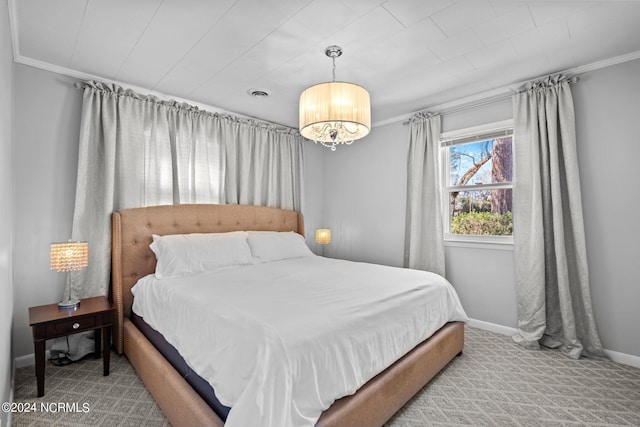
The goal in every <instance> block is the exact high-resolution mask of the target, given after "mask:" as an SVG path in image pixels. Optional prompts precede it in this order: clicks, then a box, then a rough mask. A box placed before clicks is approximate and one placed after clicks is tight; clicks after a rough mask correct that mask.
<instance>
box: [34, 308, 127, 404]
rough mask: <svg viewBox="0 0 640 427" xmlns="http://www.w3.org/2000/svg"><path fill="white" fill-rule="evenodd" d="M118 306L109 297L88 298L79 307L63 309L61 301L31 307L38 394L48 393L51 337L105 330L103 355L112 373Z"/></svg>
mask: <svg viewBox="0 0 640 427" xmlns="http://www.w3.org/2000/svg"><path fill="white" fill-rule="evenodd" d="M114 311H115V308H114V307H113V306H112V305H111V303H110V302H109V300H108V299H107V298H106V297H94V298H86V299H83V300H81V301H80V306H79V307H77V308H75V309H61V308H59V307H58V304H57V303H56V304H48V305H41V306H38V307H30V308H29V325H31V327H32V329H33V345H34V347H35V356H36V377H37V379H38V397H42V396H44V367H45V360H44V354H45V342H46V340H48V339H51V338H58V337H66V336H68V335H71V334H75V333H78V332H84V331H90V330H93V329H101V330H102V357H103V364H104V375H105V376H107V375H109V356H110V354H111V325H112V324H113V313H114ZM95 352H96V359H97V358H99V357H100V340H99V339H96V348H95Z"/></svg>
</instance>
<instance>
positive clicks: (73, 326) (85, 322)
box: [47, 316, 96, 336]
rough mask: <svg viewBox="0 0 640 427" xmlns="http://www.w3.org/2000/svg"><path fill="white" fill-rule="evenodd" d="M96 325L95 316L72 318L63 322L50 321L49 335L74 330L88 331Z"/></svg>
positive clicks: (67, 332) (72, 331) (48, 326)
mask: <svg viewBox="0 0 640 427" xmlns="http://www.w3.org/2000/svg"><path fill="white" fill-rule="evenodd" d="M95 327H96V318H95V316H91V317H84V318H82V319H70V320H65V321H62V322H56V323H50V324H48V325H47V336H53V335H60V334H72V333H74V332H80V331H86V330H87V329H91V328H95Z"/></svg>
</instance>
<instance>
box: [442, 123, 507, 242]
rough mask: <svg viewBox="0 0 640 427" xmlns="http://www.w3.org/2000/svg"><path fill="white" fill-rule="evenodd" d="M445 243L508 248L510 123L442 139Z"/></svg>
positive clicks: (447, 134)
mask: <svg viewBox="0 0 640 427" xmlns="http://www.w3.org/2000/svg"><path fill="white" fill-rule="evenodd" d="M441 147H442V148H441V150H442V157H443V165H444V168H443V173H444V177H443V178H444V179H443V182H444V192H443V196H444V203H443V204H444V205H445V206H444V210H445V215H444V218H445V238H446V239H447V240H477V241H485V242H504V243H508V242H512V235H513V214H512V206H513V182H512V180H513V128H512V125H511V122H510V121H509V122H501V123H498V124H494V125H490V126H484V127H479V128H474V129H466V130H462V131H456V132H449V133H445V134H442V137H441Z"/></svg>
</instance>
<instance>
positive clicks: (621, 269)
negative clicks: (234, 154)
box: [324, 61, 640, 363]
mask: <svg viewBox="0 0 640 427" xmlns="http://www.w3.org/2000/svg"><path fill="white" fill-rule="evenodd" d="M638 75H640V61H634V62H631V63H626V64H620V65H615V66H612V67H609V68H605V69H601V70H596V71H592V72H589V73H587V74H585V75H583V76H581V79H580V82H579V83H578V84H576V85H574V94H575V104H576V114H577V132H578V139H579V146H578V153H579V162H580V168H581V173H582V175H581V177H582V192H583V204H584V212H585V223H586V228H587V230H586V239H587V251H588V256H589V262H590V269H591V279H592V280H591V289H592V296H593V305H594V311H595V316H596V321H597V324H598V325H599V329H600V331H601V339H602V342H603V345H604V347H605V348H606V349H608V350H610V351H614V352H619V353H623V355H624V354H626V355H631V356H636V357H635V358H634V361H635V363H637V357H640V339H638V334H637V331H636V330H635V329H637V325H640V311H639V310H637V307H636V308H634V307H635V306H637V303H638V301H640V286H639V284H640V282H639V279H638V277H640V270H639V268H640V263H639V262H638V250H637V242H638V241H640V235H639V230H640V228H639V227H637V224H634V219H633V218H635V216H636V215H637V212H638V211H639V210H640V206H639V205H638V204H639V203H640V202H639V198H638V197H634V196H633V195H634V194H637V191H636V185H635V184H636V183H637V176H636V172H635V171H636V169H637V168H635V167H634V166H635V165H634V164H632V162H634V163H635V162H636V161H637V159H640V152H639V151H638V150H639V149H640V144H638V143H637V141H638V134H639V133H640V129H639V128H638V124H637V123H638V119H637V117H635V116H637V113H638V111H640V101H639V100H640V83H639V80H638V79H637V76H638ZM511 117H512V108H511V101H510V100H508V99H507V100H504V101H499V102H495V103H491V104H487V105H485V106H481V107H476V108H473V109H467V110H463V111H459V112H457V113H450V114H446V115H444V116H443V122H442V130H443V131H451V130H455V129H460V128H465V127H470V126H475V125H479V124H484V123H490V122H494V121H500V120H505V119H509V118H511ZM374 121H375V118H374ZM408 140H409V129H408V126H403V125H402V124H401V123H400V122H397V123H391V124H387V125H384V126H380V127H374V128H373V130H372V132H371V134H370V135H369V136H367V137H366V138H365V139H363V140H361V141H357V142H355V143H354V144H353V145H352V146H351V147H341V148H338V150H337V151H336V152H329V151H326V152H325V153H324V165H325V178H326V180H325V191H324V200H325V211H324V216H325V218H326V219H327V226H328V227H330V228H332V229H333V230H335V231H334V240H333V241H332V243H331V244H330V245H329V247H328V248H327V254H328V255H329V256H334V257H340V258H347V259H353V260H361V261H370V262H379V263H382V264H388V265H393V266H399V265H402V259H403V258H402V256H403V255H402V254H403V250H404V249H403V247H404V224H405V210H406V209H405V204H406V171H407V168H406V163H407V153H408ZM634 191H635V193H634ZM622 201H624V203H622ZM612 207H613V209H612ZM614 215H624V218H626V219H627V221H628V224H629V226H627V227H619V229H615V228H614V227H611V225H610V224H619V222H617V221H616V216H614ZM445 250H446V259H447V265H446V268H447V278H448V279H449V280H450V281H451V282H452V284H453V285H454V286H455V287H456V289H457V291H458V293H459V295H460V299H461V300H462V303H463V305H464V307H465V309H466V310H467V313H468V314H469V316H470V317H471V318H473V319H476V320H479V321H482V322H488V323H491V324H495V325H500V326H504V327H507V328H514V327H516V326H517V304H516V295H515V289H514V266H513V263H514V261H513V250H512V247H509V246H503V245H500V246H495V247H493V248H487V247H486V246H477V245H476V246H473V245H460V244H452V243H451V244H448V245H447V246H446V248H445Z"/></svg>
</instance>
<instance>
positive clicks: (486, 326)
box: [467, 319, 518, 336]
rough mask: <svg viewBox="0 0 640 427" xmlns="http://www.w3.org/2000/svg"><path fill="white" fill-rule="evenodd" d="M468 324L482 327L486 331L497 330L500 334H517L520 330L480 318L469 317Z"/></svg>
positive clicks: (473, 326)
mask: <svg viewBox="0 0 640 427" xmlns="http://www.w3.org/2000/svg"><path fill="white" fill-rule="evenodd" d="M467 325H469V326H471V327H472V328H478V329H482V330H484V331H489V332H495V333H496V334H500V335H509V336H511V335H515V334H516V333H517V332H518V330H517V329H516V328H510V327H509V326H502V325H498V324H495V323H490V322H485V321H483V320H478V319H469V321H468V322H467Z"/></svg>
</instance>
